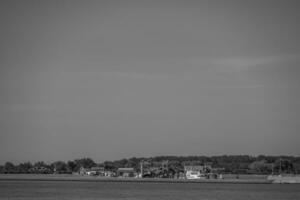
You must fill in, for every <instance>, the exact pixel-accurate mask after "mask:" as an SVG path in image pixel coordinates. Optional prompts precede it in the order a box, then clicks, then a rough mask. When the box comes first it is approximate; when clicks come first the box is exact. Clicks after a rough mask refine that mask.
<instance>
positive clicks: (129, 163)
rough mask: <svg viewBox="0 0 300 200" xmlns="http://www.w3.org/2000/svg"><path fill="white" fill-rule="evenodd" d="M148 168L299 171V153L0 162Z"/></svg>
mask: <svg viewBox="0 0 300 200" xmlns="http://www.w3.org/2000/svg"><path fill="white" fill-rule="evenodd" d="M141 163H143V166H144V167H145V169H146V168H147V167H148V168H151V167H155V166H156V167H157V166H159V165H161V166H162V165H163V163H165V164H167V171H166V173H169V172H172V173H173V172H174V173H175V172H182V171H183V169H184V166H185V165H210V166H211V167H212V168H214V169H218V170H221V171H222V173H235V174H251V173H252V174H271V173H275V174H276V173H297V174H298V173H300V157H294V156H265V155H260V156H257V157H254V156H248V155H231V156H228V155H223V156H210V157H209V156H157V157H150V158H135V157H133V158H129V159H121V160H116V161H105V162H103V163H98V164H97V163H95V162H94V161H93V160H92V159H91V158H82V159H75V160H73V161H67V162H64V161H56V162H53V163H51V164H47V163H45V162H43V161H40V162H36V163H30V162H25V163H20V164H18V165H15V164H13V163H11V162H6V163H5V164H4V165H3V166H1V165H0V173H15V174H16V173H22V174H24V173H34V174H52V173H78V172H79V170H80V168H81V167H83V168H92V167H96V166H98V167H104V169H105V170H107V171H116V170H117V169H118V168H120V167H132V168H134V169H135V170H136V171H137V172H139V171H140V166H141V165H140V164H141Z"/></svg>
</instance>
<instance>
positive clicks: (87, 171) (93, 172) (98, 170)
mask: <svg viewBox="0 0 300 200" xmlns="http://www.w3.org/2000/svg"><path fill="white" fill-rule="evenodd" d="M79 174H81V175H89V176H99V175H100V176H101V175H104V167H92V168H84V167H81V168H80V169H79Z"/></svg>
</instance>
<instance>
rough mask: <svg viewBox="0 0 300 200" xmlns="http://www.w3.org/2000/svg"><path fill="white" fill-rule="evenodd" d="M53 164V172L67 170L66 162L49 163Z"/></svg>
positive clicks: (60, 172) (64, 171)
mask: <svg viewBox="0 0 300 200" xmlns="http://www.w3.org/2000/svg"><path fill="white" fill-rule="evenodd" d="M51 165H52V166H53V171H54V172H55V173H59V174H62V173H66V172H67V164H66V163H65V162H63V161H56V162H54V163H52V164H51Z"/></svg>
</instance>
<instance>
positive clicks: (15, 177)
mask: <svg viewBox="0 0 300 200" xmlns="http://www.w3.org/2000/svg"><path fill="white" fill-rule="evenodd" d="M0 181H66V182H67V181H78V182H80V181H81V182H124V183H126V182H136V183H227V184H272V181H271V180H267V179H194V180H191V179H168V178H118V177H93V176H79V175H56V174H47V175H46V174H45V175H44V174H1V175H0Z"/></svg>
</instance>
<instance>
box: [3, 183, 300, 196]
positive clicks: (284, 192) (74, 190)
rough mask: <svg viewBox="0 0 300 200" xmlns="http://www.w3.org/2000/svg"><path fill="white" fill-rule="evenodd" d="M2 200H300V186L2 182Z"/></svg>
mask: <svg viewBox="0 0 300 200" xmlns="http://www.w3.org/2000/svg"><path fill="white" fill-rule="evenodd" d="M0 199H1V200H2V199H6V200H8V199H9V200H14V199H42V200H46V199H47V200H52V199H63V200H69V199H82V200H87V199H89V200H90V199H147V200H148V199H159V200H169V199H170V200H174V199H197V200H201V199H203V200H204V199H205V200H218V199H222V200H227V199H228V200H229V199H230V200H234V199H239V200H240V199H242V200H249V199H253V200H268V199H272V200H273V199H282V200H289V199H295V200H296V199H297V200H298V199H300V185H299V184H291V185H280V184H258V185H255V184H224V183H223V184H216V183H121V182H84V181H82V182H77V181H76V182H75V181H73V182H72V181H0Z"/></svg>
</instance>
